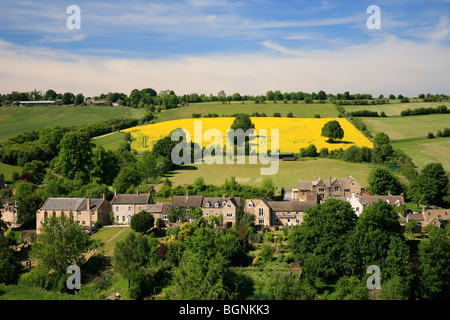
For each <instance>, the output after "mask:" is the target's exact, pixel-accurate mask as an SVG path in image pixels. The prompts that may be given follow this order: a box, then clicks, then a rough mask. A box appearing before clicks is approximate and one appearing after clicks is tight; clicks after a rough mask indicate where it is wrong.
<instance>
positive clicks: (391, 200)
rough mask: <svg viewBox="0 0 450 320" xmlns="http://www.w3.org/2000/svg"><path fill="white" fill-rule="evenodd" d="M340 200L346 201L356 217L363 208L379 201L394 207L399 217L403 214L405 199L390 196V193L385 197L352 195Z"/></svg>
mask: <svg viewBox="0 0 450 320" xmlns="http://www.w3.org/2000/svg"><path fill="white" fill-rule="evenodd" d="M341 200H344V201H348V202H349V203H350V204H351V206H352V209H353V211H354V212H355V213H356V215H357V216H358V217H359V216H360V215H361V213H362V212H363V210H364V207H365V206H368V205H370V204H373V203H375V202H378V201H380V200H381V201H385V202H386V203H388V204H390V205H392V206H394V207H395V208H396V210H397V212H398V213H399V214H401V215H402V214H403V206H404V205H405V199H404V198H403V196H396V195H391V193H390V192H388V195H387V196H372V195H357V194H354V193H352V195H351V196H350V197H344V198H341Z"/></svg>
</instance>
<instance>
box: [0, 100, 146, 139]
mask: <svg viewBox="0 0 450 320" xmlns="http://www.w3.org/2000/svg"><path fill="white" fill-rule="evenodd" d="M144 113H145V111H144V110H143V109H135V108H129V107H98V106H93V107H72V106H50V107H22V108H20V107H1V108H0V141H5V140H7V139H8V138H10V137H13V136H16V135H18V134H20V133H22V132H25V131H30V130H36V129H41V128H44V127H51V126H55V125H60V126H63V127H66V126H69V127H70V126H75V125H83V124H86V125H89V124H93V123H97V122H101V121H105V120H111V119H124V118H126V119H140V118H142V117H143V116H144Z"/></svg>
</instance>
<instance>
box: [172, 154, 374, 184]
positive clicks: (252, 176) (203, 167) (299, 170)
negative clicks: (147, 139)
mask: <svg viewBox="0 0 450 320" xmlns="http://www.w3.org/2000/svg"><path fill="white" fill-rule="evenodd" d="M278 163H279V169H278V173H277V174H275V175H273V176H262V175H261V172H260V169H261V168H262V167H264V168H268V167H269V166H270V164H269V165H263V164H261V163H259V161H258V163H257V164H249V161H248V159H246V161H245V164H240V165H235V164H225V161H224V164H212V165H208V164H205V163H202V164H196V165H194V164H192V165H184V166H182V167H181V168H180V169H179V170H176V171H174V172H172V173H171V174H169V175H168V176H167V178H169V180H171V181H172V183H173V185H184V184H192V182H193V181H194V179H195V178H197V177H203V179H204V180H205V183H206V184H215V185H222V184H223V183H224V182H225V179H228V180H230V178H231V177H235V178H236V181H237V182H239V183H242V184H248V185H253V186H259V185H260V184H261V182H262V180H263V178H264V177H270V178H271V179H272V180H273V183H274V185H275V186H276V187H278V191H279V190H280V189H281V187H285V188H295V187H297V186H298V180H299V179H301V180H315V179H317V177H319V176H320V177H322V178H323V179H328V177H329V176H331V177H336V178H344V177H346V176H347V175H348V174H350V175H352V176H353V177H354V178H355V179H356V180H357V181H358V182H359V183H360V184H361V185H362V186H363V187H366V186H367V177H368V175H369V173H370V170H371V169H372V165H370V164H367V163H350V162H344V161H340V160H333V159H306V160H298V161H280V162H278Z"/></svg>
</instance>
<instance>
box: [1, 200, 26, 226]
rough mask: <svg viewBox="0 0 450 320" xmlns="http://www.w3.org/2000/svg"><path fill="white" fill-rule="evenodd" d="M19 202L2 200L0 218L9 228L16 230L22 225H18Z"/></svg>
mask: <svg viewBox="0 0 450 320" xmlns="http://www.w3.org/2000/svg"><path fill="white" fill-rule="evenodd" d="M17 209H18V206H17V201H15V200H4V199H2V200H1V207H0V216H1V219H2V220H3V221H4V222H5V223H6V225H7V226H8V228H11V229H16V228H19V227H20V226H21V225H22V224H19V223H17V219H18V217H17Z"/></svg>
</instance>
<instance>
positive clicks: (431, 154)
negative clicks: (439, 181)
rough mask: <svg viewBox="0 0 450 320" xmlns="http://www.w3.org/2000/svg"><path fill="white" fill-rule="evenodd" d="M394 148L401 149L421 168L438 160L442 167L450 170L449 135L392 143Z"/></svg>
mask: <svg viewBox="0 0 450 320" xmlns="http://www.w3.org/2000/svg"><path fill="white" fill-rule="evenodd" d="M393 147H394V148H398V149H401V150H403V151H404V152H405V153H406V154H407V155H409V156H410V157H411V158H412V161H413V162H414V164H415V165H416V166H417V167H418V168H419V169H421V168H423V167H424V166H425V165H426V164H428V163H430V162H439V163H441V164H442V165H443V167H444V169H445V170H446V171H447V172H448V171H450V159H449V157H448V155H449V150H450V137H447V138H435V139H416V140H411V141H405V142H396V143H393Z"/></svg>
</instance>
